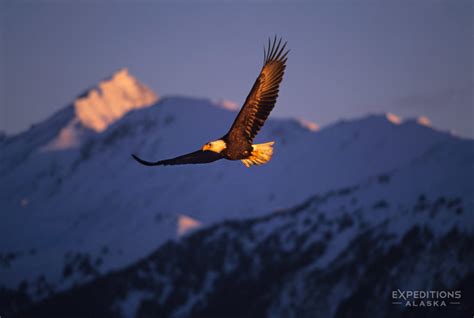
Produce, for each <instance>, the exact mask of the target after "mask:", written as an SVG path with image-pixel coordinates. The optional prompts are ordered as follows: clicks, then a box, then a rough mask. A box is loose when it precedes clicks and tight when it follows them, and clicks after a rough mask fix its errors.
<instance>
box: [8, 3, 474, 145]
mask: <svg viewBox="0 0 474 318" xmlns="http://www.w3.org/2000/svg"><path fill="white" fill-rule="evenodd" d="M0 1H2V0H0ZM193 2H194V3H192V2H191V1H178V2H177V3H172V2H152V1H133V2H132V1H107V0H106V1H77V2H72V1H22V0H20V1H6V0H3V2H1V6H2V8H0V25H1V29H0V31H1V32H0V53H1V55H0V74H1V77H0V107H1V109H0V117H1V119H0V129H1V130H4V131H7V132H8V133H15V132H19V131H21V130H23V129H26V128H28V127H29V126H30V125H31V124H33V123H35V122H38V121H41V120H43V119H45V118H46V117H48V116H49V115H51V114H52V113H53V112H54V111H56V110H58V109H60V108H62V107H64V106H66V105H67V104H68V103H70V102H71V101H72V100H73V99H74V97H75V96H77V95H78V94H80V93H82V92H83V91H84V90H86V89H87V88H89V87H91V86H93V85H95V84H96V83H97V82H98V81H99V80H100V79H103V78H105V77H108V76H109V75H110V74H112V73H113V72H115V71H116V70H118V69H120V68H123V67H127V68H128V69H129V71H130V73H131V74H133V75H134V76H136V77H137V78H138V79H139V80H141V81H142V82H144V83H145V84H147V85H148V86H150V87H151V88H152V89H153V90H154V91H155V92H156V93H157V94H158V95H161V96H163V95H177V94H179V95H188V96H197V97H208V98H212V99H228V100H233V101H235V102H237V103H239V104H240V103H242V102H243V100H244V99H245V97H246V96H247V94H248V91H249V90H250V88H251V86H252V84H253V81H254V80H255V78H256V76H257V75H258V72H259V70H260V67H261V63H262V58H263V45H264V43H266V40H267V38H268V37H269V36H272V35H274V34H278V35H281V36H282V37H283V38H284V39H285V40H287V41H288V45H289V47H290V48H291V53H290V57H289V60H288V68H287V72H286V75H285V78H284V81H283V84H282V87H281V94H280V98H279V100H278V102H277V106H276V108H275V110H274V113H273V114H272V116H277V117H296V118H306V119H308V120H311V121H314V122H316V123H318V124H319V125H322V126H324V125H327V124H330V123H332V122H334V121H337V120H340V119H343V118H344V119H350V118H354V117H360V116H363V115H365V114H368V113H373V112H392V113H395V114H398V115H401V116H402V117H411V116H420V115H425V116H427V117H428V118H430V119H431V121H432V122H433V124H434V126H435V127H438V128H441V129H444V130H453V131H455V132H457V133H459V134H460V135H463V136H470V137H474V128H473V127H474V125H472V123H473V122H474V113H473V112H474V110H473V108H474V106H473V87H474V85H473V56H474V55H473V36H474V27H473V19H474V18H473V3H474V2H473V1H470V0H458V1H438V0H420V1H388V2H383V1H355V0H352V1H314V2H312V3H310V2H291V3H290V2H287V1H255V2H250V1H245V2H236V1H228V2H224V3H221V2H214V1H193Z"/></svg>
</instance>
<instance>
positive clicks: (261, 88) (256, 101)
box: [132, 37, 289, 167]
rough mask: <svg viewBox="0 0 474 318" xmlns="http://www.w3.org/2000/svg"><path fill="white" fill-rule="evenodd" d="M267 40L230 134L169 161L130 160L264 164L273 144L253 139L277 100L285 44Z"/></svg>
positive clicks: (284, 62)
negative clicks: (255, 78) (257, 71)
mask: <svg viewBox="0 0 474 318" xmlns="http://www.w3.org/2000/svg"><path fill="white" fill-rule="evenodd" d="M281 42H282V40H281V39H280V40H279V41H278V42H277V38H276V37H275V38H274V39H273V42H272V41H270V39H269V40H268V48H267V49H264V65H263V67H262V70H261V71H260V75H259V76H258V78H257V80H256V81H255V84H253V87H252V89H251V91H250V93H249V95H248V96H247V99H246V100H245V103H244V105H243V106H242V109H241V110H240V112H239V114H238V115H237V117H236V118H235V120H234V123H233V124H232V127H231V128H230V130H229V132H228V133H227V134H225V135H224V136H223V137H222V138H220V139H217V140H214V141H210V142H208V143H206V144H205V145H204V146H203V147H202V148H201V149H200V150H198V151H195V152H192V153H189V154H186V155H183V156H179V157H176V158H172V159H166V160H160V161H156V162H149V161H145V160H143V159H140V158H139V157H137V156H136V155H132V157H133V158H134V159H135V160H137V161H138V162H139V163H141V164H143V165H146V166H161V165H163V166H166V165H182V164H199V163H210V162H214V161H216V160H220V159H227V160H240V161H242V163H243V164H244V165H245V166H246V167H250V166H252V165H261V164H265V163H267V162H268V161H269V160H270V159H271V157H272V155H273V144H274V142H273V141H271V142H267V143H263V144H253V139H254V138H255V136H256V135H257V134H258V132H259V131H260V128H262V126H263V124H264V123H265V120H266V119H267V118H268V115H270V112H271V111H272V109H273V107H274V106H275V103H276V99H277V97H278V91H279V86H280V83H281V81H282V79H283V74H284V73H285V68H286V61H287V55H288V53H289V50H287V51H285V48H286V42H285V43H284V44H283V45H281Z"/></svg>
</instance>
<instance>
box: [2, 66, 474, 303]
mask: <svg viewBox="0 0 474 318" xmlns="http://www.w3.org/2000/svg"><path fill="white" fill-rule="evenodd" d="M122 75H123V74H122ZM127 76H130V75H127ZM114 78H115V77H112V82H113V79H114ZM119 78H121V77H120V76H119ZM127 78H128V77H127ZM119 82H121V81H119ZM126 82H127V83H136V80H134V79H130V78H128V79H127V80H126ZM130 85H131V84H130ZM125 86H127V85H125ZM132 86H133V85H132ZM103 87H104V85H102V89H103ZM105 87H109V86H108V85H105ZM112 87H115V88H114V89H112V90H111V92H112V93H111V94H112V96H115V97H107V96H109V94H108V93H104V94H103V95H104V96H105V97H104V98H103V99H100V98H99V97H100V96H99V95H100V94H99V93H91V94H85V96H89V95H91V96H95V97H93V98H91V99H90V100H89V102H88V103H85V104H84V105H89V106H87V107H89V108H91V109H94V107H95V105H96V104H95V103H96V102H97V100H100V101H99V102H97V103H98V104H100V105H102V104H104V103H105V104H107V105H109V106H110V105H111V104H110V103H109V104H108V102H107V101H113V104H114V107H117V108H118V110H117V114H120V115H110V116H109V115H108V116H106V117H105V119H104V121H101V123H102V124H100V125H98V126H94V125H92V124H91V125H88V124H86V122H84V121H83V117H80V116H77V112H76V111H77V108H76V106H77V103H76V104H74V105H76V106H74V105H73V106H71V107H67V108H66V109H64V110H63V111H60V112H58V113H57V114H56V115H54V116H53V117H51V118H50V119H49V120H47V121H45V122H43V123H40V124H39V125H37V126H35V127H34V128H32V129H31V130H29V131H27V132H25V133H23V134H20V135H17V136H13V137H7V138H6V139H5V140H3V141H2V142H1V143H0V152H1V153H2V157H3V158H2V161H1V166H0V172H1V175H2V181H3V182H2V183H1V184H0V202H1V206H2V212H1V216H2V222H1V223H0V282H1V283H0V285H1V286H4V287H8V288H9V289H13V290H17V289H18V288H20V287H21V288H20V289H22V290H24V291H25V292H26V293H27V294H28V295H29V296H31V297H33V299H42V298H44V297H47V296H48V295H50V293H52V292H53V291H58V290H64V289H67V288H69V287H71V286H73V285H75V284H82V283H84V282H87V281H89V280H91V279H93V278H96V277H98V276H100V275H102V274H104V273H107V272H108V271H110V270H116V269H119V268H122V267H123V266H126V265H129V264H132V263H133V262H135V261H136V260H138V259H140V258H142V257H144V256H146V255H148V254H149V253H151V252H152V251H153V250H155V249H156V248H157V247H159V246H160V245H161V244H162V243H164V242H166V241H167V240H168V239H173V238H176V237H178V232H180V224H183V222H184V223H185V222H186V220H188V218H191V219H192V220H193V222H192V223H193V224H195V225H197V224H201V225H204V226H205V225H211V224H214V223H216V222H222V221H223V220H228V219H240V218H251V217H258V216H262V215H265V214H268V213H270V212H273V211H277V210H281V209H285V208H289V207H292V206H295V205H297V204H300V203H301V202H303V201H304V200H307V198H308V197H310V196H313V195H315V194H318V193H325V192H327V191H330V190H332V189H337V188H341V187H345V186H347V185H357V184H359V183H361V182H365V181H366V180H368V178H370V177H377V176H381V175H383V176H385V175H387V173H392V172H394V171H399V173H400V174H406V175H407V176H406V178H405V179H403V180H404V181H403V182H400V183H399V184H398V187H397V188H394V195H396V196H397V198H398V199H397V200H398V201H400V202H401V203H403V204H404V203H406V202H413V201H414V200H415V199H416V198H417V196H418V195H419V194H420V193H426V195H427V196H429V197H431V194H433V195H438V194H439V193H441V192H442V193H443V195H446V196H461V197H463V198H467V197H468V195H471V194H472V193H473V192H472V187H470V186H469V184H470V183H469V182H468V180H472V171H473V169H472V162H473V158H472V157H473V156H472V149H473V147H472V146H473V141H471V140H463V139H460V138H457V137H455V136H452V135H449V134H446V133H443V132H439V131H436V130H434V129H432V128H430V127H427V126H425V125H420V124H419V123H417V122H416V121H407V122H400V121H398V120H395V121H394V120H393V116H391V115H390V116H386V115H374V116H369V117H366V118H362V119H359V120H354V121H346V122H339V123H336V124H334V125H332V126H329V127H327V128H324V129H322V130H320V131H317V132H315V131H313V129H308V128H306V127H305V126H304V125H302V124H300V123H299V122H298V121H296V120H269V121H268V122H267V124H266V125H265V127H264V128H263V130H262V132H261V133H260V134H259V136H258V138H257V140H256V142H265V141H270V140H275V141H276V145H275V155H274V158H273V159H272V161H271V162H270V163H269V164H267V165H265V166H262V167H257V168H255V167H254V168H252V169H247V168H245V167H244V166H243V165H242V164H241V163H240V162H227V161H220V162H216V163H213V164H210V165H200V166H182V167H166V168H158V169H153V168H147V167H143V166H141V165H138V164H137V163H136V162H134V161H133V160H132V159H131V157H130V154H131V153H136V154H139V155H140V156H142V157H143V158H145V159H150V160H155V159H158V158H166V157H172V156H176V155H179V154H182V153H186V152H189V151H193V150H196V149H198V148H200V147H201V146H202V145H203V144H204V143H205V142H207V141H209V140H213V139H215V138H218V137H219V136H222V135H223V134H224V133H225V132H226V131H227V129H228V128H229V127H230V124H231V123H232V121H233V119H234V117H235V115H236V112H235V111H230V110H229V109H227V108H228V107H227V108H226V107H225V105H224V106H222V105H220V104H218V103H213V102H210V101H208V100H202V99H192V98H183V97H168V98H162V99H160V100H159V101H158V102H157V103H156V104H154V105H153V106H151V107H144V106H143V105H145V104H146V103H145V102H143V101H151V100H153V98H152V97H153V96H155V95H154V94H153V93H151V92H149V91H148V90H146V89H144V88H143V86H142V84H139V85H138V84H137V86H136V89H135V90H133V91H134V92H135V93H136V94H137V96H135V97H133V98H129V97H128V94H129V93H123V94H121V93H117V92H122V90H121V89H120V87H121V85H118V84H117V85H116V86H114V85H112ZM127 87H128V86H127ZM92 91H100V88H99V89H94V90H92ZM117 94H118V95H117ZM142 94H143V96H142ZM96 95H97V96H96ZM122 95H123V96H122ZM120 96H122V97H123V98H119V97H120ZM124 96H125V97H124ZM79 100H82V97H81V98H80V99H79ZM130 101H134V102H130ZM137 101H138V102H137ZM121 103H123V105H122V104H121ZM279 107H284V105H280V106H279ZM108 108H109V107H105V106H98V109H100V110H101V111H99V112H98V113H97V116H92V118H101V116H100V114H102V110H104V109H108ZM130 109H133V110H131V111H129V112H126V111H128V110H130ZM114 112H115V111H114ZM93 113H94V112H93ZM121 116H122V117H121ZM81 118H82V119H81ZM110 118H113V120H111V119H110ZM94 120H95V119H94ZM94 120H92V122H94V123H95V121H94ZM71 125H72V126H71ZM104 125H105V126H104ZM71 127H72V128H71ZM94 127H95V128H94ZM65 130H66V131H72V133H71V134H69V135H68V133H66V134H62V133H61V132H63V131H65ZM64 136H66V137H64ZM68 136H72V139H68V138H69V137H68ZM64 139H65V140H66V142H65V143H61V141H64ZM68 140H73V141H74V142H73V143H68V142H67V141H68ZM58 145H61V146H58ZM413 166H416V167H417V168H416V169H414V168H411V167H413ZM468 177H471V179H467V178H468ZM441 190H442V191H441ZM469 207H470V206H469ZM466 209H467V208H466ZM469 209H470V208H469ZM471 224H472V223H471ZM180 233H182V231H181V232H180Z"/></svg>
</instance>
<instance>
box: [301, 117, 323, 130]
mask: <svg viewBox="0 0 474 318" xmlns="http://www.w3.org/2000/svg"><path fill="white" fill-rule="evenodd" d="M298 123H299V124H300V125H301V126H302V127H304V128H306V129H308V130H310V131H318V130H319V125H318V124H316V123H315V122H312V121H310V120H307V119H299V120H298Z"/></svg>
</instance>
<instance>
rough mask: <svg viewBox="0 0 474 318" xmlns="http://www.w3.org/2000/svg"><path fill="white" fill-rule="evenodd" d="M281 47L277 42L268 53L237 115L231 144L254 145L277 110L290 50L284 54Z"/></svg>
mask: <svg viewBox="0 0 474 318" xmlns="http://www.w3.org/2000/svg"><path fill="white" fill-rule="evenodd" d="M280 45H281V39H280V40H279V41H278V43H277V38H276V36H275V39H274V40H273V44H270V39H269V40H268V49H267V50H264V65H263V67H262V70H261V71H260V75H259V76H258V78H257V80H256V81H255V84H253V87H252V90H251V91H250V93H249V95H248V96H247V99H246V100H245V103H244V105H243V106H242V109H241V110H240V112H239V114H238V115H237V117H236V119H235V121H234V123H233V124H232V127H231V128H230V130H229V132H228V133H227V135H226V137H227V138H228V139H229V141H231V142H232V141H235V142H239V141H240V142H248V143H250V144H252V143H253V139H254V138H255V136H256V135H257V134H258V132H259V130H260V128H262V126H263V124H264V123H265V120H266V119H267V117H268V115H270V112H271V111H272V109H273V107H274V106H275V103H276V99H277V97H278V91H279V86H280V83H281V81H282V79H283V74H284V72H285V68H286V65H285V63H286V60H287V55H288V53H289V50H288V51H286V52H284V50H285V47H286V42H285V44H283V46H280Z"/></svg>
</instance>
